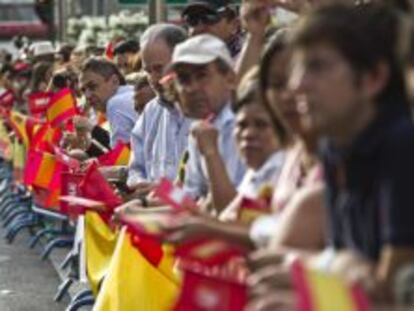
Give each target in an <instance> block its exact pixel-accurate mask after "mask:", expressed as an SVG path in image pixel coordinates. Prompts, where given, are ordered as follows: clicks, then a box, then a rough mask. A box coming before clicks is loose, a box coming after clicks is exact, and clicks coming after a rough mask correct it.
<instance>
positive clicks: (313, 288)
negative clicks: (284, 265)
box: [292, 261, 369, 311]
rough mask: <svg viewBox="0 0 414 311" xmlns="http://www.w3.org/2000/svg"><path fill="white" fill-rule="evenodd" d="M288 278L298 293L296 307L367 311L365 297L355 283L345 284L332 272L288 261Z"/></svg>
mask: <svg viewBox="0 0 414 311" xmlns="http://www.w3.org/2000/svg"><path fill="white" fill-rule="evenodd" d="M292 279H293V283H294V285H295V288H296V292H297V297H298V309H297V310H298V311H332V310H335V311H367V310H369V302H368V298H367V297H366V295H365V294H364V292H363V291H362V289H361V288H360V287H359V286H357V285H356V284H347V283H346V282H345V281H344V280H342V279H340V278H339V277H338V276H335V275H333V274H328V273H324V272H322V271H320V270H318V269H313V268H310V267H306V266H305V265H304V264H303V263H301V262H300V261H296V262H294V263H293V265H292Z"/></svg>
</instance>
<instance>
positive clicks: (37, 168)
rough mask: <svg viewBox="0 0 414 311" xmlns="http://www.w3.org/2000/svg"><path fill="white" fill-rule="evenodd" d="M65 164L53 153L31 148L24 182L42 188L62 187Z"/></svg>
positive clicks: (55, 188)
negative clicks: (61, 177)
mask: <svg viewBox="0 0 414 311" xmlns="http://www.w3.org/2000/svg"><path fill="white" fill-rule="evenodd" d="M62 170H63V164H62V163H60V162H59V161H57V159H56V157H55V156H54V155H53V154H50V153H47V152H41V151H35V150H30V151H29V153H28V160H27V165H26V169H25V175H24V183H25V184H26V185H33V186H36V187H40V188H42V189H49V190H51V191H55V190H57V189H60V175H61V173H62Z"/></svg>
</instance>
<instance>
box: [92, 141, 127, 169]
mask: <svg viewBox="0 0 414 311" xmlns="http://www.w3.org/2000/svg"><path fill="white" fill-rule="evenodd" d="M130 155H131V148H130V147H129V145H128V144H124V143H118V144H117V145H116V146H115V148H114V149H112V150H111V151H109V152H108V153H105V154H103V155H101V156H100V157H98V161H99V164H100V165H102V166H116V165H128V163H129V157H130Z"/></svg>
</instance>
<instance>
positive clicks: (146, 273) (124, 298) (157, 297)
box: [93, 228, 181, 311]
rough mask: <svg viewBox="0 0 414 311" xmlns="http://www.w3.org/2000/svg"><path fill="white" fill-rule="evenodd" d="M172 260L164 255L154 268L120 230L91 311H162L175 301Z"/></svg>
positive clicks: (168, 255) (128, 235) (127, 233)
mask: <svg viewBox="0 0 414 311" xmlns="http://www.w3.org/2000/svg"><path fill="white" fill-rule="evenodd" d="M173 266H174V258H173V257H172V255H171V254H168V253H165V254H164V256H163V260H162V262H160V264H159V265H158V266H154V265H153V264H151V263H150V262H149V261H148V260H147V258H146V256H144V255H143V254H142V252H141V251H140V250H138V249H136V248H135V247H134V245H133V244H132V243H131V236H130V232H129V231H127V230H125V228H124V229H123V230H122V231H121V233H120V235H119V238H118V242H117V245H116V248H115V251H114V254H113V256H112V259H111V262H110V265H109V267H108V270H107V275H106V277H105V279H104V282H103V283H102V287H101V290H100V291H99V295H98V297H97V298H96V302H95V305H94V307H93V310H94V311H118V310H122V311H148V310H151V311H165V310H171V308H172V307H173V306H174V302H175V300H176V299H177V296H178V293H179V288H180V283H181V282H180V280H179V279H178V277H177V276H175V275H174V272H173Z"/></svg>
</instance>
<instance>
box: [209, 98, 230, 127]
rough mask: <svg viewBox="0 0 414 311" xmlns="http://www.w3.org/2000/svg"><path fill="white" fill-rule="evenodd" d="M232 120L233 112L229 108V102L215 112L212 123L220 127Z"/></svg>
mask: <svg viewBox="0 0 414 311" xmlns="http://www.w3.org/2000/svg"><path fill="white" fill-rule="evenodd" d="M233 121H234V113H233V111H232V110H231V104H230V102H229V103H227V104H225V105H224V107H223V108H222V109H221V110H220V112H219V113H218V114H217V116H216V118H215V119H214V121H213V124H214V125H215V126H216V127H217V128H222V127H224V126H226V125H227V124H228V123H232V122H233Z"/></svg>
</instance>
